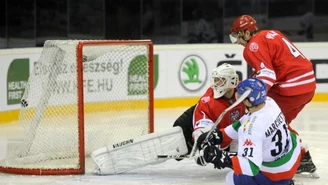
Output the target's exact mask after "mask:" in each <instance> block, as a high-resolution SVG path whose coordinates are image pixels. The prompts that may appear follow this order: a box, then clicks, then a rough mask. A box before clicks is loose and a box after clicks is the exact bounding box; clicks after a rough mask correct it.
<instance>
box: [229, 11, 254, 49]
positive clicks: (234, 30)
mask: <svg viewBox="0 0 328 185" xmlns="http://www.w3.org/2000/svg"><path fill="white" fill-rule="evenodd" d="M245 30H248V31H250V32H251V33H252V32H254V31H257V30H258V28H257V25H256V20H255V19H254V18H253V17H251V16H249V15H242V16H240V17H238V18H237V19H236V20H235V22H234V23H233V24H232V26H231V34H230V40H231V42H232V43H236V42H237V37H242V33H241V32H243V31H245Z"/></svg>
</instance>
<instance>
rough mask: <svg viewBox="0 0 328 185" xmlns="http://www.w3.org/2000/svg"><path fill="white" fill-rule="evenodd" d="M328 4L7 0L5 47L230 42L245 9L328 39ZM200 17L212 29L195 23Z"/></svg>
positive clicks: (1, 24)
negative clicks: (52, 42) (66, 42)
mask: <svg viewBox="0 0 328 185" xmlns="http://www.w3.org/2000/svg"><path fill="white" fill-rule="evenodd" d="M327 9H328V1H327V0H2V1H0V14H1V15H0V48H13V47H35V46H42V45H43V43H44V41H45V40H49V39H152V40H153V42H154V43H155V44H183V43H229V42H230V41H229V37H228V34H229V32H230V26H231V24H232V22H233V21H234V20H235V18H236V17H238V16H240V15H242V14H249V15H252V16H253V17H254V18H256V20H257V23H258V26H259V27H260V29H278V30H281V31H282V32H283V33H285V34H286V36H287V37H289V38H290V39H291V40H292V41H295V42H308V41H315V42H318V41H328V37H327V36H325V35H326V34H327V33H326V32H327V30H328V10H327ZM200 19H202V21H203V22H202V23H200V25H204V24H205V23H206V24H207V25H210V26H209V27H210V28H211V29H210V31H209V30H207V31H204V30H201V29H199V27H198V28H195V26H197V24H198V22H199V21H200ZM304 25H305V26H304ZM302 26H304V27H302ZM201 27H204V26H201ZM197 30H198V31H197ZM209 32H211V33H212V34H210V35H211V36H210V38H209V36H208V35H207V37H206V34H207V33H209ZM204 35H205V36H204Z"/></svg>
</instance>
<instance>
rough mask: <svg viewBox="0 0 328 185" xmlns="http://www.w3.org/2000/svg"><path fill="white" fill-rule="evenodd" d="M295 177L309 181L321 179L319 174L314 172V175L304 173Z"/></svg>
mask: <svg viewBox="0 0 328 185" xmlns="http://www.w3.org/2000/svg"><path fill="white" fill-rule="evenodd" d="M295 177H301V178H309V179H319V178H320V176H319V175H318V174H317V172H313V173H307V172H302V173H299V174H296V175H295Z"/></svg>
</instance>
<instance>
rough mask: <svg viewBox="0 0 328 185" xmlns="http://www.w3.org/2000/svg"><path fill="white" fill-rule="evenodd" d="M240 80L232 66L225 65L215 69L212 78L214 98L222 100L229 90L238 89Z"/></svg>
mask: <svg viewBox="0 0 328 185" xmlns="http://www.w3.org/2000/svg"><path fill="white" fill-rule="evenodd" d="M238 80H239V77H238V75H237V73H236V70H235V68H234V67H232V65H230V64H227V63H224V64H222V65H220V66H219V67H217V68H215V69H214V70H213V72H212V75H211V78H210V82H211V87H212V89H213V93H214V98H215V99H217V98H220V97H222V96H223V95H224V94H225V93H226V92H227V91H228V90H230V89H234V88H236V87H237V85H238Z"/></svg>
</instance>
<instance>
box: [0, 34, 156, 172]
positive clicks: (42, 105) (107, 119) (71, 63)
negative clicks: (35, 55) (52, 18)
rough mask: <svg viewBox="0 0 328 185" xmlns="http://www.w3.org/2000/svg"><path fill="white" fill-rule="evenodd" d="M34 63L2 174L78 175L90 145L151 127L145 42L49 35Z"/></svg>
mask: <svg viewBox="0 0 328 185" xmlns="http://www.w3.org/2000/svg"><path fill="white" fill-rule="evenodd" d="M32 65H33V71H32V73H31V75H30V77H29V80H28V83H27V86H26V88H25V92H24V95H23V97H22V101H21V110H20V115H19V122H20V124H21V125H22V127H23V129H24V136H23V138H22V140H21V141H20V142H19V144H13V145H12V146H11V145H8V152H7V156H6V158H5V159H4V160H1V161H0V172H4V173H15V174H31V175H64V174H83V173H85V171H86V158H88V157H89V155H90V154H91V152H92V151H94V150H96V149H98V148H101V147H104V146H107V145H108V144H109V143H115V142H120V141H122V140H127V139H131V138H135V137H138V136H141V135H144V134H148V133H151V132H153V130H154V111H153V109H154V105H153V102H154V84H153V83H154V74H153V72H154V70H153V67H154V64H153V44H152V41H151V40H48V41H46V42H45V44H44V47H43V50H42V53H41V55H40V58H39V60H38V61H37V62H34V63H33V64H32ZM9 144H10V143H9Z"/></svg>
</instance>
